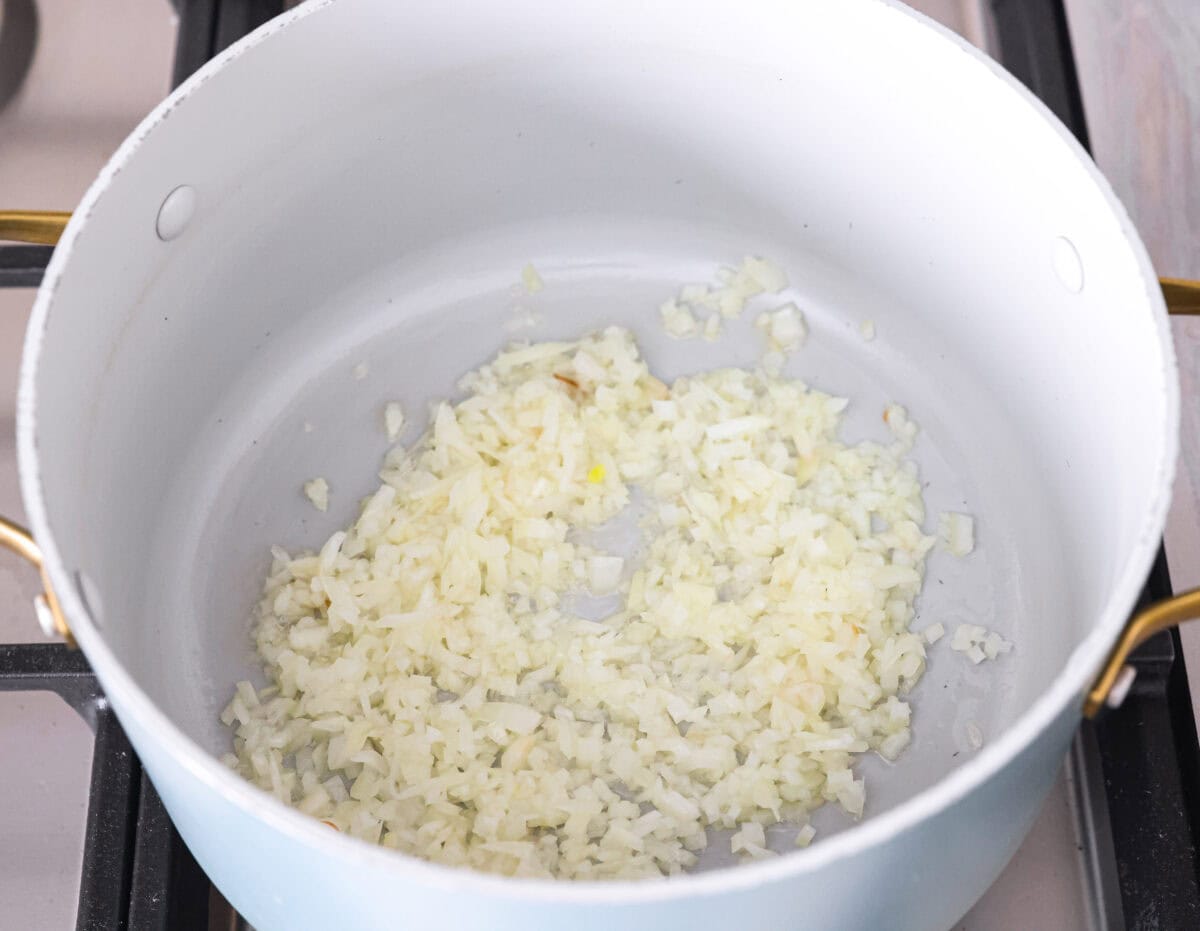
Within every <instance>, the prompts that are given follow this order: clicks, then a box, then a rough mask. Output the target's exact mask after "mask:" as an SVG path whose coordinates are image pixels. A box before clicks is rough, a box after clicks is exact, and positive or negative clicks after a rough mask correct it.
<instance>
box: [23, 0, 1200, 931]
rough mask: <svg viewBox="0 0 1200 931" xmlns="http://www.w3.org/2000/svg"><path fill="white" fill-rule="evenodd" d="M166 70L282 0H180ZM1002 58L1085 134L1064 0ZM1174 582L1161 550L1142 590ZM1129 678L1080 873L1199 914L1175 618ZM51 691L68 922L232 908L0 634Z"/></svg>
mask: <svg viewBox="0 0 1200 931" xmlns="http://www.w3.org/2000/svg"><path fill="white" fill-rule="evenodd" d="M174 3H175V6H176V8H177V10H178V12H179V32H178V38H177V44H176V60H175V70H174V81H175V83H176V84H178V83H179V82H181V81H182V80H184V79H185V78H186V77H187V76H188V75H190V74H191V73H192V72H193V71H195V70H196V69H197V68H198V67H200V65H202V64H203V63H204V62H206V61H208V59H209V58H211V57H212V56H213V55H215V54H217V53H218V52H219V51H221V50H222V49H224V48H225V47H227V46H228V45H230V44H231V43H232V42H234V41H236V40H237V39H238V38H240V37H241V36H242V35H244V34H246V33H247V32H249V31H250V30H251V29H253V28H255V27H257V26H258V25H260V24H261V23H263V22H266V21H267V20H268V19H270V18H271V17H272V16H274V15H277V14H278V13H279V12H281V11H282V10H283V9H284V7H285V6H287V5H288V4H287V3H285V2H284V0H240V2H239V0H174ZM990 12H991V14H992V21H993V24H994V26H995V37H996V40H997V44H998V46H999V51H1000V58H1001V60H1002V61H1003V62H1004V64H1005V66H1006V67H1007V68H1008V69H1009V70H1010V71H1012V72H1013V73H1014V74H1015V75H1016V76H1017V77H1018V78H1020V79H1021V80H1022V81H1024V82H1025V83H1026V84H1027V85H1028V86H1029V87H1030V88H1031V89H1032V90H1033V91H1034V92H1035V93H1036V94H1038V96H1039V97H1041V98H1042V100H1043V101H1044V102H1045V103H1046V104H1047V106H1049V107H1050V109H1051V110H1052V111H1053V112H1054V113H1055V114H1057V115H1058V117H1059V118H1060V119H1062V120H1063V122H1064V123H1065V124H1066V125H1067V126H1068V127H1069V128H1070V129H1071V130H1072V131H1073V132H1074V133H1075V135H1076V137H1077V138H1078V139H1079V141H1080V142H1081V143H1082V144H1083V145H1085V146H1086V145H1087V141H1088V140H1087V128H1086V123H1085V120H1084V111H1083V105H1082V100H1081V96H1080V92H1079V85H1078V81H1077V77H1076V73H1075V66H1074V61H1073V55H1072V51H1071V43H1070V36H1069V33H1068V30H1067V20H1066V15H1065V12H1064V8H1063V5H1062V0H990ZM51 251H52V250H51V249H50V248H49V247H44V246H15V245H0V287H32V286H35V285H37V284H38V283H39V282H40V281H41V278H42V274H43V272H44V271H45V268H46V263H47V262H48V261H49V257H50V254H51ZM1170 591H1171V585H1170V578H1169V576H1168V572H1167V564H1166V560H1165V558H1164V556H1163V554H1162V553H1161V551H1160V553H1159V557H1158V560H1157V562H1156V563H1155V566H1154V570H1153V572H1152V573H1151V576H1150V578H1149V580H1148V582H1147V584H1146V588H1145V591H1144V593H1143V602H1148V601H1151V600H1155V599H1159V598H1162V597H1165V596H1166V595H1169V594H1170ZM1134 661H1135V663H1136V665H1137V667H1138V677H1137V680H1136V682H1135V685H1134V687H1133V689H1132V691H1131V692H1130V695H1129V697H1128V698H1127V699H1126V701H1125V704H1124V705H1123V706H1122V708H1121V709H1120V710H1118V711H1115V712H1112V713H1110V714H1108V715H1107V716H1106V717H1105V718H1104V719H1103V720H1102V721H1101V722H1100V723H1099V724H1098V725H1095V726H1093V725H1091V724H1085V725H1084V727H1083V729H1082V730H1081V734H1080V739H1079V740H1077V741H1076V744H1075V748H1074V750H1073V753H1072V764H1073V766H1074V771H1075V773H1076V782H1077V785H1076V794H1077V797H1078V799H1079V800H1080V807H1081V809H1082V810H1081V814H1080V817H1081V821H1082V824H1083V833H1084V836H1085V837H1086V839H1087V842H1088V844H1089V845H1090V847H1091V854H1092V856H1091V857H1090V860H1091V863H1092V867H1093V868H1092V873H1093V875H1091V876H1090V877H1089V878H1088V879H1089V887H1090V889H1091V891H1092V893H1093V896H1094V898H1095V900H1096V901H1095V902H1094V903H1093V913H1094V917H1095V918H1096V921H1097V923H1098V924H1099V926H1101V927H1106V928H1112V929H1116V928H1120V927H1122V926H1125V927H1128V928H1130V929H1137V928H1147V929H1148V928H1195V927H1200V856H1198V850H1200V848H1198V841H1200V747H1198V745H1197V740H1196V726H1195V721H1194V718H1193V715H1192V704H1191V696H1190V694H1189V692H1188V686H1187V676H1186V671H1185V669H1184V665H1183V654H1182V651H1181V649H1180V646H1179V639H1178V634H1177V633H1176V632H1174V631H1171V632H1167V633H1164V634H1160V635H1159V636H1157V637H1155V638H1154V639H1153V640H1151V641H1150V642H1148V643H1147V644H1145V645H1144V646H1143V647H1142V648H1141V649H1140V650H1138V652H1137V653H1136V654H1135V657H1134ZM38 690H44V691H51V692H55V693H57V694H58V695H60V696H61V697H62V698H63V699H64V700H65V701H66V702H67V703H68V704H69V705H71V707H73V708H74V709H75V710H76V711H77V712H78V713H79V714H80V715H81V716H82V717H83V718H84V719H85V720H86V721H87V723H88V724H89V725H90V726H91V728H92V730H93V731H94V733H95V735H96V739H95V750H94V756H93V762H92V779H91V793H90V802H89V808H88V818H87V829H86V840H85V850H84V865H83V873H82V876H81V878H80V890H79V911H78V919H77V927H78V928H79V929H82V931H112V929H130V931H167V929H170V931H201V929H204V931H215V929H218V928H220V929H232V928H236V927H238V926H239V925H238V921H239V919H237V917H236V916H235V915H234V914H233V913H232V910H231V909H229V907H228V905H227V904H226V903H225V902H224V900H223V899H222V898H221V896H220V894H219V893H218V892H217V891H216V890H215V888H214V887H213V886H212V884H211V882H210V881H209V880H208V878H207V877H206V876H205V875H204V873H203V871H202V870H201V869H200V867H199V866H198V865H197V864H196V862H195V860H194V859H193V858H192V856H191V854H190V853H189V852H188V850H187V847H186V846H185V845H184V843H183V841H182V839H181V838H180V837H179V834H178V833H177V832H176V830H175V828H174V826H173V825H172V824H171V821H170V819H169V818H168V816H167V813H166V811H165V809H164V808H163V806H162V802H161V801H160V800H159V798H158V795H157V793H156V792H155V791H154V787H153V786H152V785H151V784H150V782H149V780H148V779H147V778H146V775H145V773H144V772H143V771H142V768H141V764H140V763H139V762H138V759H137V757H136V755H135V754H134V753H133V750H132V748H131V747H130V746H129V742H128V739H127V738H126V736H125V733H124V731H122V730H121V727H120V725H119V724H118V722H117V720H116V717H115V715H114V714H113V712H112V710H111V708H110V707H109V706H108V703H107V702H106V700H105V698H104V695H103V692H102V691H101V689H100V687H99V684H98V683H97V681H96V677H95V675H94V674H93V673H92V671H91V669H90V667H89V666H88V664H87V661H86V659H85V658H84V657H83V655H82V654H81V653H78V652H76V651H74V650H71V649H68V648H67V647H66V646H63V645H61V644H18V645H12V646H0V691H38Z"/></svg>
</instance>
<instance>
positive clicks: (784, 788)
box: [223, 268, 934, 879]
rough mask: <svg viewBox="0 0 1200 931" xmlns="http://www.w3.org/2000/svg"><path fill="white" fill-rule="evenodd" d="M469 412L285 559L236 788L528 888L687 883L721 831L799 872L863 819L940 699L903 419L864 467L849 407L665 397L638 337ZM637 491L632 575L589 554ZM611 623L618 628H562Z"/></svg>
mask: <svg viewBox="0 0 1200 931" xmlns="http://www.w3.org/2000/svg"><path fill="white" fill-rule="evenodd" d="M756 271H757V272H758V273H761V276H762V277H765V278H767V279H768V280H758V281H757V283H756V284H755V287H758V288H760V290H761V289H766V290H770V289H772V288H773V287H776V286H778V287H782V285H783V282H782V281H781V280H776V278H775V277H772V276H773V274H774V273H773V272H772V271H771V269H770V268H757V269H756ZM718 303H721V302H718ZM735 303H736V301H732V300H731V301H730V302H729V311H732V309H733V305H734V304H735ZM717 312H718V313H721V312H728V311H726V307H725V306H724V304H723V303H721V306H719V307H718V308H717ZM795 323H796V321H795V320H794V319H793V318H792V316H791V314H790V312H789V313H788V314H785V315H784V316H783V317H781V318H778V322H777V324H772V333H773V334H774V335H773V337H772V338H774V339H775V340H776V341H777V342H778V343H780V344H781V345H785V344H791V343H792V342H793V340H795V339H798V338H800V337H799V335H798V333H799V331H798V330H797V328H796V326H795V325H794V324H795ZM776 330H778V332H776ZM461 386H462V388H463V390H464V391H465V392H467V396H466V397H465V399H464V400H462V401H461V402H459V403H457V404H449V403H442V404H440V405H438V406H436V408H435V409H434V411H433V413H432V418H431V428H430V430H429V431H428V433H427V434H426V435H425V437H424V438H423V439H422V440H421V441H420V442H419V443H418V444H417V445H416V446H415V447H414V448H413V449H412V450H411V451H408V450H404V449H402V448H396V449H394V450H393V451H392V452H391V453H390V454H389V456H388V459H387V461H386V464H385V469H384V471H383V473H382V478H383V485H382V486H381V487H380V488H379V490H378V491H377V492H375V494H374V495H373V496H371V497H370V498H369V499H368V500H367V501H366V502H365V504H364V505H363V508H362V513H361V515H360V516H359V518H358V519H357V520H356V521H355V522H354V524H353V525H352V526H351V527H350V528H349V529H348V530H346V531H344V532H338V533H335V534H334V535H333V536H332V537H331V538H330V539H329V541H328V542H327V543H326V544H325V545H324V547H323V548H322V549H321V551H320V552H319V553H318V554H316V555H304V556H298V557H295V558H293V557H291V556H289V555H288V554H287V553H285V552H284V551H282V550H280V549H276V550H275V551H274V555H275V562H274V566H273V567H272V570H271V574H270V577H269V578H268V580H267V583H266V588H265V594H264V597H263V599H262V602H261V604H260V606H259V610H258V617H257V624H256V630H255V635H256V640H257V646H258V651H259V654H260V655H261V658H262V661H263V663H264V667H265V670H266V673H267V676H268V678H269V680H270V682H271V684H270V685H269V686H268V687H267V688H264V689H262V690H261V691H258V692H256V691H255V689H254V688H253V687H252V686H250V685H249V684H248V683H242V684H240V685H239V686H238V689H237V693H236V695H235V697H234V698H233V700H232V702H231V703H230V704H229V707H228V708H227V709H226V711H225V712H224V715H223V720H224V721H225V723H226V724H228V725H232V726H235V728H236V736H235V739H234V746H235V750H236V755H231V756H230V757H229V758H228V759H229V762H230V763H231V765H234V766H236V768H237V769H238V771H239V772H241V773H242V774H244V775H245V776H246V777H247V778H249V779H251V780H253V781H254V782H255V783H257V784H258V785H260V786H262V787H263V788H265V789H267V790H269V791H271V792H273V793H274V794H275V795H277V796H278V797H279V798H281V799H282V800H283V801H285V802H287V803H289V804H291V805H295V806H297V807H298V808H300V809H301V810H302V811H305V812H307V813H309V814H311V815H313V816H314V817H316V818H320V819H322V820H325V821H328V822H330V823H331V824H333V825H335V826H336V827H337V828H338V829H339V830H342V831H345V832H348V833H350V834H352V835H354V836H357V837H360V838H363V839H365V840H368V841H372V842H379V843H382V844H383V845H385V846H388V847H394V848H398V849H400V850H403V851H406V852H408V853H411V854H415V855H418V856H421V857H426V858H428V859H430V860H434V861H437V862H440V863H445V864H454V865H464V866H470V867H474V868H477V869H481V870H488V871H493V872H497V873H503V874H509V875H522V876H555V877H564V878H580V879H592V878H637V877H652V876H661V875H663V874H673V873H678V872H680V871H682V870H685V869H687V868H688V867H690V866H692V865H693V864H694V863H695V862H696V858H697V853H698V852H699V851H700V850H702V849H703V848H704V847H705V845H706V844H707V843H708V835H707V834H706V832H707V830H708V829H709V828H727V829H733V830H734V831H735V833H734V834H733V839H732V841H731V842H730V849H731V850H732V852H733V853H735V854H738V855H740V856H742V857H747V858H757V857H762V856H768V855H771V850H770V849H769V846H768V842H767V835H766V832H765V831H764V828H765V827H767V826H770V825H773V824H776V823H778V822H781V821H782V822H789V823H791V824H793V825H796V826H798V827H799V835H798V837H797V840H796V843H797V844H798V845H804V844H807V843H808V842H809V841H810V840H811V839H812V837H813V835H814V833H815V831H814V830H813V828H812V826H811V825H810V824H808V816H809V814H810V812H812V811H813V810H814V809H816V808H818V807H820V806H821V805H823V804H825V803H826V802H835V803H837V804H838V805H840V806H841V807H842V808H843V809H844V810H845V811H846V812H848V813H850V814H851V815H853V816H856V817H857V816H859V815H861V814H862V812H863V805H864V798H865V796H864V786H863V782H862V780H861V779H860V778H857V777H856V776H855V773H854V771H853V768H852V767H853V764H854V762H855V759H856V758H857V757H858V756H859V755H861V754H864V753H867V752H869V751H874V752H876V753H878V754H879V755H881V756H883V757H885V758H888V759H892V758H895V757H896V756H897V755H898V754H899V753H900V752H901V751H902V750H903V749H904V747H905V746H906V745H907V744H908V742H909V737H910V731H909V719H910V709H909V705H908V704H907V703H906V701H905V700H904V697H903V696H904V695H905V693H906V692H907V690H908V689H910V688H911V687H912V685H913V684H914V683H916V681H917V680H918V679H919V678H920V676H921V674H922V672H923V669H924V657H925V647H924V643H925V640H924V638H923V637H922V636H921V635H920V634H918V633H912V632H910V631H909V630H908V626H909V623H910V621H911V620H912V618H913V601H914V599H915V598H916V596H917V593H918V592H919V590H920V587H921V581H922V574H923V564H924V559H925V556H926V554H927V553H928V551H929V550H930V548H931V547H932V545H933V543H934V540H933V538H931V537H929V536H926V535H925V534H924V533H923V532H922V531H921V528H920V524H921V522H922V520H923V519H924V507H923V503H922V499H921V488H920V484H919V482H918V480H917V470H916V467H915V465H914V464H913V463H911V462H910V461H907V460H905V459H904V456H905V455H906V453H907V452H908V450H909V448H910V445H911V440H912V434H913V432H915V427H913V426H912V425H911V422H909V421H908V420H907V419H906V417H905V416H904V413H903V409H900V408H896V409H894V410H891V416H890V417H889V422H890V423H891V426H892V428H893V430H894V431H895V434H896V438H895V440H894V442H891V443H890V444H889V445H881V444H878V443H874V442H861V443H858V444H857V445H853V446H848V445H847V444H845V443H843V442H842V441H841V440H840V439H839V438H838V435H837V431H838V424H839V419H840V415H841V412H842V410H843V409H844V408H845V407H846V404H847V402H846V400H845V399H842V398H835V397H830V396H828V395H824V394H821V393H820V392H817V391H812V390H809V389H807V388H806V387H805V386H804V385H803V384H801V383H800V382H797V381H789V380H785V379H780V378H777V377H774V376H772V375H769V374H765V373H763V372H758V373H750V372H746V371H740V370H720V371H713V372H709V373H706V374H702V375H698V376H695V377H691V378H681V379H679V380H678V381H676V382H675V384H673V385H671V386H669V387H668V386H666V385H664V384H663V383H662V382H661V381H659V380H657V379H656V378H654V377H653V376H652V375H651V374H650V372H649V371H648V369H647V367H646V364H645V363H644V362H643V361H642V360H641V358H640V357H639V354H638V350H637V347H636V345H635V343H634V341H633V338H632V336H631V335H630V334H629V333H628V332H627V331H625V330H622V329H617V328H610V329H608V330H605V331H604V332H602V333H598V334H594V335H591V336H588V337H586V338H584V339H582V340H580V341H579V342H574V343H541V344H534V345H523V346H516V347H513V348H511V349H509V350H507V351H505V352H503V353H501V354H500V355H499V356H498V357H497V358H496V359H495V360H494V361H493V362H492V363H490V364H489V365H486V366H484V367H483V368H482V369H480V370H479V371H477V372H474V373H471V374H470V375H468V376H467V377H466V378H465V379H464V380H463V382H462V385H461ZM634 486H636V487H637V488H639V489H640V491H639V493H638V494H639V498H640V499H641V500H642V502H643V503H644V507H641V508H639V510H640V511H641V512H642V517H641V531H642V539H643V546H642V552H641V554H640V556H639V558H637V559H633V558H628V559H627V558H625V556H626V555H628V554H620V553H609V552H604V551H602V550H600V549H598V548H596V547H593V546H591V545H589V544H587V543H586V542H585V540H586V537H587V535H588V531H589V530H590V529H592V528H597V527H599V526H600V525H602V524H605V522H607V521H610V520H611V519H613V518H616V517H618V515H620V514H621V513H622V512H623V511H624V512H625V514H626V515H628V514H630V513H631V512H632V511H633V508H632V507H631V506H630V501H631V489H632V488H633V487H634ZM627 508H629V510H626V509H627ZM613 591H616V592H619V601H620V604H619V607H618V608H617V609H616V610H615V613H613V614H611V616H608V617H605V618H603V619H602V620H600V621H591V620H585V619H582V618H580V617H578V616H577V615H576V614H575V613H574V612H573V611H572V610H571V607H570V606H571V603H572V597H573V595H574V594H575V593H590V594H596V595H604V594H607V593H610V592H613Z"/></svg>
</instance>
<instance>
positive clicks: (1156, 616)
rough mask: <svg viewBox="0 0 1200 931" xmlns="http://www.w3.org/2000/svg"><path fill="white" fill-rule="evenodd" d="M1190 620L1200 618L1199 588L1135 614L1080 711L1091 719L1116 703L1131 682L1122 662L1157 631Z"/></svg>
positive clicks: (1129, 673) (1118, 703)
mask: <svg viewBox="0 0 1200 931" xmlns="http://www.w3.org/2000/svg"><path fill="white" fill-rule="evenodd" d="M1194 620H1200V588H1194V589H1192V590H1191V591H1190V592H1184V593H1183V594H1182V595H1176V596H1175V597H1174V598H1168V599H1167V600H1166V601H1160V602H1159V603H1158V604H1153V605H1151V606H1150V607H1148V608H1146V609H1145V610H1144V611H1139V612H1138V613H1137V614H1135V615H1134V616H1133V617H1132V618H1131V619H1130V621H1129V623H1128V624H1127V625H1126V626H1125V630H1123V631H1122V632H1121V637H1120V639H1119V640H1117V643H1116V646H1114V647H1113V648H1112V652H1111V653H1109V654H1108V659H1107V660H1105V661H1104V668H1103V669H1101V670H1100V675H1099V676H1098V677H1097V679H1096V682H1095V684H1094V685H1093V686H1092V688H1091V691H1089V692H1088V695H1087V700H1086V701H1085V702H1084V705H1083V713H1084V714H1085V715H1086V716H1087V717H1089V718H1094V717H1095V716H1096V714H1097V712H1099V711H1100V709H1101V708H1103V707H1105V706H1106V705H1108V706H1110V707H1116V706H1118V705H1120V704H1121V702H1122V701H1124V700H1125V694H1126V693H1127V692H1128V691H1129V686H1130V685H1132V684H1133V670H1132V668H1131V667H1127V666H1126V665H1125V661H1126V660H1127V659H1129V654H1130V653H1132V652H1133V651H1134V650H1136V649H1137V648H1138V646H1139V645H1140V644H1142V643H1144V642H1145V641H1147V640H1149V639H1150V638H1151V637H1153V636H1154V635H1155V634H1157V633H1159V632H1160V631H1163V630H1168V629H1169V628H1171V627H1174V626H1176V625H1177V624H1182V623H1183V622H1184V621H1194ZM1126 669H1128V670H1129V671H1128V672H1126Z"/></svg>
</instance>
